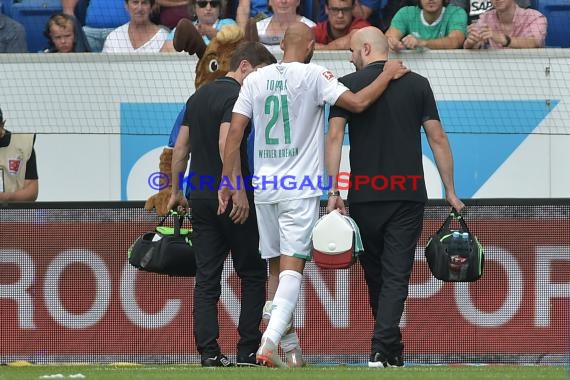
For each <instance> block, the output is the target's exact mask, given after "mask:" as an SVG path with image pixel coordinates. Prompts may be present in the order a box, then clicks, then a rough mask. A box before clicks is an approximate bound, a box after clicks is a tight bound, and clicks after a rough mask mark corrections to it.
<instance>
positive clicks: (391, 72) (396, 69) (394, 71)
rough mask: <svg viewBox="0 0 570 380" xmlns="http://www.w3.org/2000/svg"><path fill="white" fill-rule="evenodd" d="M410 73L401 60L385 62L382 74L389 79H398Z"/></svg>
mask: <svg viewBox="0 0 570 380" xmlns="http://www.w3.org/2000/svg"><path fill="white" fill-rule="evenodd" d="M410 71H411V70H410V69H408V68H407V67H406V66H405V65H404V63H403V62H402V61H401V60H399V59H391V60H388V61H386V63H385V64H384V70H383V71H382V72H384V73H386V74H387V75H388V76H389V77H390V78H391V79H400V78H401V77H403V76H404V75H406V74H407V73H409V72H410Z"/></svg>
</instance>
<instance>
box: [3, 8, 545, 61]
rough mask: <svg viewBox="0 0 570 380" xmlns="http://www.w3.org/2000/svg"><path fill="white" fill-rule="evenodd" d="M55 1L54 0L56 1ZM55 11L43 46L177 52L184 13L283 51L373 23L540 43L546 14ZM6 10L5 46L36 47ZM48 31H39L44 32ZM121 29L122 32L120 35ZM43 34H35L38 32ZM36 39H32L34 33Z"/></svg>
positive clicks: (394, 36) (401, 35) (344, 44)
mask: <svg viewBox="0 0 570 380" xmlns="http://www.w3.org/2000/svg"><path fill="white" fill-rule="evenodd" d="M54 1H55V0H54ZM59 2H60V4H58V5H60V9H61V11H60V12H54V13H53V14H52V15H51V16H49V20H47V23H46V25H45V30H44V33H43V36H45V38H46V39H47V43H46V44H45V46H44V47H43V48H42V49H41V50H40V51H41V52H62V53H65V52H101V51H104V52H174V49H173V48H172V38H173V34H174V31H175V27H176V24H177V23H178V21H179V20H180V19H182V18H189V19H191V20H193V22H194V24H195V26H196V28H197V29H198V31H199V32H200V33H201V34H202V35H203V37H204V41H205V42H206V43H207V42H208V41H209V40H210V39H211V38H212V37H213V36H214V35H215V33H216V32H217V31H218V30H219V29H220V28H221V27H223V26H224V25H228V24H235V23H237V24H238V25H239V26H240V27H242V28H244V29H245V28H246V27H247V23H248V20H251V19H253V20H255V22H256V26H257V32H258V35H259V38H260V41H261V42H262V43H264V44H265V45H266V46H267V47H268V48H269V49H270V51H279V50H280V48H279V43H280V41H281V39H282V38H283V34H284V31H285V29H286V28H287V27H288V26H289V25H290V24H291V23H293V22H297V21H301V22H303V23H305V24H306V25H308V26H309V27H311V28H313V29H314V31H315V34H316V39H317V41H316V42H317V49H320V50H347V49H348V41H349V40H350V36H351V34H353V33H354V32H355V31H356V30H358V29H361V28H363V27H366V26H368V25H373V26H376V27H378V28H380V29H381V30H382V31H383V32H386V33H387V36H388V38H389V42H390V48H391V50H393V51H400V50H404V49H406V50H415V49H418V50H424V49H426V48H427V49H462V48H467V49H473V48H484V49H485V48H491V49H502V48H535V47H536V48H539V47H544V46H545V39H546V33H547V20H546V17H545V16H544V15H543V14H542V13H540V12H539V11H537V10H536V9H531V8H530V5H531V3H530V2H529V0H488V1H484V2H480V3H477V4H478V5H477V6H474V4H475V2H465V1H464V0H313V1H309V0H269V1H264V0H263V1H262V0H124V3H123V2H120V1H116V0H90V1H87V0H59ZM6 3H9V2H5V3H4V4H5V5H3V8H2V13H0V53H25V52H34V51H32V50H33V49H32V48H31V47H30V46H28V44H27V43H26V33H31V34H33V33H34V31H33V30H29V29H30V28H28V30H26V25H25V24H24V25H23V24H21V23H19V22H18V21H17V20H15V19H12V18H11V17H10V16H11V15H10V12H9V10H10V7H8V6H7V5H6ZM43 36H41V35H39V36H38V38H39V39H41V38H42V37H43ZM121 36H122V37H121ZM35 37H36V36H33V38H35ZM27 41H30V38H28V39H27Z"/></svg>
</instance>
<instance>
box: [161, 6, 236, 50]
mask: <svg viewBox="0 0 570 380" xmlns="http://www.w3.org/2000/svg"><path fill="white" fill-rule="evenodd" d="M225 6H226V1H225V0H190V4H189V5H188V13H189V14H190V18H191V19H193V18H196V21H194V26H196V29H197V30H198V32H199V33H200V34H201V35H202V38H203V39H204V42H205V43H206V45H208V44H209V43H210V40H211V39H212V38H214V37H215V36H216V33H218V30H220V29H222V27H224V26H226V25H235V24H236V22H235V21H234V20H233V19H231V18H223V19H220V14H223V13H224V11H225ZM175 32H176V28H174V29H172V30H171V31H170V33H169V34H168V36H167V37H166V41H165V42H164V46H163V47H162V49H160V51H161V52H162V53H171V52H175V51H176V50H175V49H174V45H173V40H174V33H175Z"/></svg>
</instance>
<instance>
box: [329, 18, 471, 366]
mask: <svg viewBox="0 0 570 380" xmlns="http://www.w3.org/2000/svg"><path fill="white" fill-rule="evenodd" d="M350 47H351V52H352V59H351V61H352V63H353V64H354V65H355V66H356V69H357V70H358V71H357V72H355V73H352V74H349V75H346V76H345V77H343V78H340V81H341V82H342V83H343V84H344V85H346V86H347V87H348V88H349V89H350V90H351V91H358V90H360V89H361V88H363V87H365V86H366V85H368V84H369V83H370V82H371V81H372V80H374V78H376V77H377V76H378V73H380V72H381V71H382V68H383V66H384V63H385V62H386V60H387V59H388V42H387V40H386V37H385V36H384V34H382V32H381V31H380V30H379V29H376V28H374V27H368V28H363V29H361V30H359V31H358V32H356V33H355V34H354V36H353V37H352V39H351V43H350ZM347 121H348V122H349V130H348V134H349V140H350V168H351V173H350V177H348V175H346V174H343V173H341V175H340V176H337V175H338V173H339V165H340V155H341V149H342V140H343V137H344V128H345V124H346V122H347ZM420 126H423V128H424V130H425V133H426V135H427V138H428V142H429V144H430V147H431V149H432V151H433V153H434V156H435V161H436V165H437V169H438V171H439V175H440V177H441V179H442V182H443V185H444V187H445V193H446V199H447V201H448V202H449V204H450V205H451V206H453V207H455V208H456V209H457V210H458V211H460V210H461V209H462V208H463V207H464V204H463V202H461V200H460V199H459V198H458V197H457V196H456V194H455V188H454V181H453V158H452V155H451V149H450V146H449V142H448V140H447V136H446V134H445V132H444V130H443V128H442V126H441V123H440V120H439V114H438V111H437V107H436V103H435V99H434V96H433V92H432V90H431V87H430V85H429V82H428V80H427V79H426V78H424V77H422V76H420V75H418V74H416V73H408V74H407V75H405V76H403V77H402V78H400V79H398V80H395V81H392V82H390V85H389V86H388V88H387V89H386V91H385V92H384V93H383V94H382V96H381V97H380V98H379V99H378V100H377V101H376V102H375V103H374V104H373V105H372V106H370V107H369V108H368V109H366V111H364V112H362V113H360V114H351V113H349V112H347V111H345V110H343V109H342V108H337V107H333V108H332V109H331V112H330V116H329V132H328V136H327V142H326V166H327V171H328V174H329V175H332V176H333V188H332V189H331V190H332V191H330V192H329V201H328V210H329V211H331V210H333V209H340V210H341V212H345V209H344V202H343V200H342V198H341V197H340V196H339V192H338V189H339V187H341V188H346V187H347V186H348V185H349V183H350V184H351V187H350V189H349V190H348V201H349V204H350V215H351V217H352V218H353V219H354V220H355V221H356V223H357V224H358V226H359V228H360V232H361V235H362V240H363V243H364V253H363V254H362V255H361V256H360V257H359V259H360V263H361V265H362V268H363V269H364V275H365V280H366V284H367V286H368V295H369V302H370V306H371V308H372V314H373V315H374V320H375V325H374V334H373V336H372V347H371V355H370V360H369V362H368V365H369V367H388V366H397V367H401V366H403V365H404V361H403V358H402V351H403V344H402V341H401V338H402V335H401V332H400V328H399V323H400V319H401V317H402V313H403V311H404V302H405V300H406V298H407V296H408V283H409V280H410V275H411V272H412V266H413V262H414V254H415V248H416V244H417V241H418V238H419V236H420V233H421V230H422V224H423V213H424V204H425V202H426V200H427V192H426V187H425V182H424V173H423V166H422V147H421V135H420Z"/></svg>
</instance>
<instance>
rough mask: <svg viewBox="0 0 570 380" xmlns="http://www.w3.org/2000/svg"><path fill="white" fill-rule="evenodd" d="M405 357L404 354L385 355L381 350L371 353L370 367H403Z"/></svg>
mask: <svg viewBox="0 0 570 380" xmlns="http://www.w3.org/2000/svg"><path fill="white" fill-rule="evenodd" d="M403 366H404V358H403V357H402V355H394V356H385V355H383V354H381V353H379V352H374V353H372V354H371V355H370V360H369V361H368V367H370V368H386V367H403Z"/></svg>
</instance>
